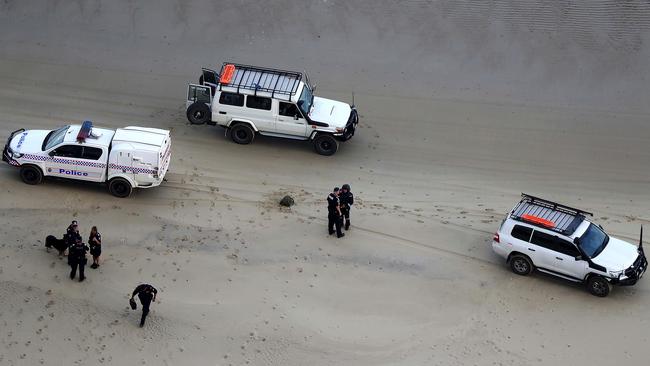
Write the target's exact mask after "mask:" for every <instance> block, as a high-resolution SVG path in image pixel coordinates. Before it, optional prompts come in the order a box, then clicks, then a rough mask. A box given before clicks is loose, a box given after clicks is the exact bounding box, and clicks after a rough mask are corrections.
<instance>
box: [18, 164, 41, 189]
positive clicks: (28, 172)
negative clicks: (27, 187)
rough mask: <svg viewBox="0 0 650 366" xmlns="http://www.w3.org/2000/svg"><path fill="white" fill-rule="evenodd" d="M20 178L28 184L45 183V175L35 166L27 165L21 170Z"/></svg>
mask: <svg viewBox="0 0 650 366" xmlns="http://www.w3.org/2000/svg"><path fill="white" fill-rule="evenodd" d="M20 178H21V179H22V180H23V182H25V183H27V184H31V185H35V184H40V183H41V182H42V181H43V173H41V170H40V169H38V168H37V167H35V166H32V165H25V166H23V167H22V168H20Z"/></svg>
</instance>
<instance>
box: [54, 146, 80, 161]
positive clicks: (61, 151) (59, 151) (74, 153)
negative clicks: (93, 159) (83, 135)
mask: <svg viewBox="0 0 650 366" xmlns="http://www.w3.org/2000/svg"><path fill="white" fill-rule="evenodd" d="M82 150H83V149H82V147H81V146H79V145H63V146H61V147H58V148H56V149H55V150H54V151H53V156H60V157H64V158H81V156H82Z"/></svg>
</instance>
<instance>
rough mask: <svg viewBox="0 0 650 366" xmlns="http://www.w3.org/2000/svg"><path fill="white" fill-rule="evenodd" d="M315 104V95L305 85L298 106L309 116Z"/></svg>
mask: <svg viewBox="0 0 650 366" xmlns="http://www.w3.org/2000/svg"><path fill="white" fill-rule="evenodd" d="M313 103H314V95H313V94H312V92H311V90H309V88H308V87H307V86H306V85H305V87H304V88H302V93H300V98H298V106H299V107H300V110H301V111H302V113H303V114H304V115H306V116H308V115H309V112H311V106H312V104H313Z"/></svg>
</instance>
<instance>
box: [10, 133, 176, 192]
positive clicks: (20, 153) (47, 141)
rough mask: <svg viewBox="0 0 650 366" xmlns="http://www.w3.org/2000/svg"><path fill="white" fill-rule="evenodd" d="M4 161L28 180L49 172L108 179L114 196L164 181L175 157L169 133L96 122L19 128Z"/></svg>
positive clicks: (91, 179)
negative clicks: (102, 125) (95, 124)
mask: <svg viewBox="0 0 650 366" xmlns="http://www.w3.org/2000/svg"><path fill="white" fill-rule="evenodd" d="M2 160H4V161H6V162H7V163H8V164H10V165H13V166H15V167H18V168H20V177H21V178H22V180H23V181H24V182H25V183H27V184H39V183H41V182H42V181H43V178H44V177H46V176H51V177H58V178H68V179H77V180H84V181H89V182H99V183H104V182H106V183H108V189H109V191H110V192H111V194H113V195H114V196H117V197H127V196H129V195H130V194H131V191H132V190H133V188H150V187H156V186H158V185H160V183H161V182H162V181H163V178H164V177H165V173H166V172H167V168H168V167H169V162H170V160H171V136H170V134H169V131H167V130H161V129H157V128H146V127H135V126H129V127H124V128H118V129H117V130H110V129H104V128H94V127H93V126H92V122H90V121H85V122H84V123H83V124H82V125H69V126H63V127H61V128H58V129H55V130H52V131H49V130H27V131H25V130H24V129H19V130H17V131H14V132H12V133H11V135H10V136H9V139H8V141H7V144H6V145H5V147H4V150H3V153H2Z"/></svg>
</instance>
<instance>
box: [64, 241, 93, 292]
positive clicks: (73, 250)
mask: <svg viewBox="0 0 650 366" xmlns="http://www.w3.org/2000/svg"><path fill="white" fill-rule="evenodd" d="M88 249H89V248H88V246H87V245H86V244H84V243H83V242H82V241H81V238H77V242H76V243H75V244H74V245H71V246H70V248H68V264H69V265H70V268H71V271H70V279H71V280H73V279H74V277H75V276H76V275H77V267H78V268H79V282H81V281H83V280H85V279H86V276H85V275H84V268H85V267H86V263H87V262H88V259H86V252H88Z"/></svg>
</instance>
